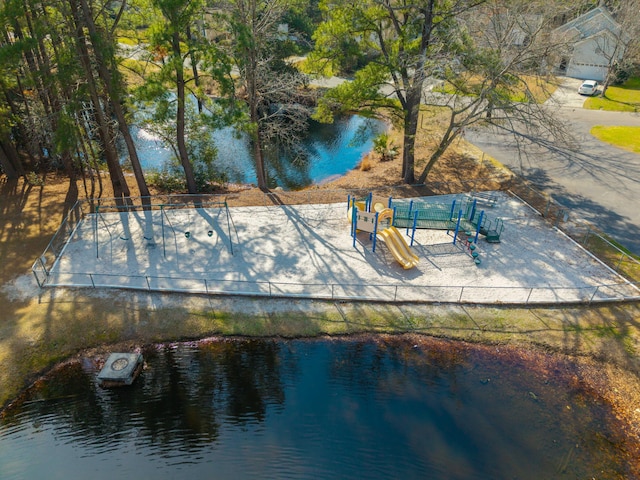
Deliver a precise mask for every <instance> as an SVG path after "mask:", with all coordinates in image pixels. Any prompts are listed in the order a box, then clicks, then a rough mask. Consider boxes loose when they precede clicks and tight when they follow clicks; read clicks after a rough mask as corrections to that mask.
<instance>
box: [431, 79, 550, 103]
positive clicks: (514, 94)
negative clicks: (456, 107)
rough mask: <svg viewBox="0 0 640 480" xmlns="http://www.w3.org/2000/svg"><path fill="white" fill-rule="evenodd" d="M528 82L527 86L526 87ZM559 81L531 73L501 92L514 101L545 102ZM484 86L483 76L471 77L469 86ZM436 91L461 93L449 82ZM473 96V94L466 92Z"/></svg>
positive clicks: (435, 89) (435, 90) (471, 87)
mask: <svg viewBox="0 0 640 480" xmlns="http://www.w3.org/2000/svg"><path fill="white" fill-rule="evenodd" d="M525 84H526V87H525ZM558 84H559V83H558V82H557V81H555V80H552V81H548V80H546V79H545V78H543V77H534V76H530V75H525V76H522V77H521V78H520V79H519V81H518V82H515V83H514V85H512V86H511V87H510V88H509V89H502V91H501V93H503V94H504V95H505V96H507V97H508V98H509V100H511V101H513V102H528V101H530V100H531V99H533V100H534V101H535V102H536V103H544V102H545V101H546V100H548V99H549V97H550V96H551V94H552V93H553V92H555V90H556V89H557V88H558ZM481 86H482V79H481V78H469V79H468V80H467V87H469V88H470V89H471V90H473V88H474V87H478V88H480V87H481ZM526 90H528V91H526ZM433 91H434V92H440V93H448V94H451V95H453V94H456V93H457V94H460V93H461V92H460V91H458V89H457V88H456V87H455V86H454V85H452V84H451V83H449V82H445V83H444V84H443V85H441V86H439V87H436V88H434V89H433ZM465 94H467V95H470V96H472V94H469V93H465Z"/></svg>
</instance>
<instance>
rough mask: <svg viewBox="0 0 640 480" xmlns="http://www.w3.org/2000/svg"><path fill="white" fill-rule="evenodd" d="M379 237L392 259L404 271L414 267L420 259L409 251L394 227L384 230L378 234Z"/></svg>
mask: <svg viewBox="0 0 640 480" xmlns="http://www.w3.org/2000/svg"><path fill="white" fill-rule="evenodd" d="M380 236H381V237H382V239H383V240H384V243H385V244H386V245H387V248H388V249H389V251H390V252H391V254H392V255H393V258H395V259H396V261H397V262H398V263H399V264H400V265H402V267H403V268H404V269H405V270H408V269H410V268H413V267H415V266H416V265H417V264H418V262H419V261H420V259H419V258H418V256H417V255H416V254H415V253H413V252H412V251H411V248H410V247H409V245H407V242H406V241H405V239H404V237H403V236H402V234H401V233H400V232H399V231H398V229H397V228H396V227H393V226H392V227H389V228H385V229H384V230H382V231H381V232H380Z"/></svg>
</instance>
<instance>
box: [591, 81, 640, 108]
mask: <svg viewBox="0 0 640 480" xmlns="http://www.w3.org/2000/svg"><path fill="white" fill-rule="evenodd" d="M584 108H587V109H590V110H608V111H618V112H640V77H634V78H630V79H629V80H627V81H626V82H625V83H624V84H622V85H619V86H611V87H609V88H607V93H606V96H605V97H599V96H595V97H591V98H589V99H587V101H586V102H585V103H584Z"/></svg>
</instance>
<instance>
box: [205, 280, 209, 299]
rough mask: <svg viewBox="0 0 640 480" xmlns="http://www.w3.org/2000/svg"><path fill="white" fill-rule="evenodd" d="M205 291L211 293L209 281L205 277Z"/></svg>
mask: <svg viewBox="0 0 640 480" xmlns="http://www.w3.org/2000/svg"><path fill="white" fill-rule="evenodd" d="M204 291H205V293H206V294H207V295H209V284H208V283H207V279H206V278H205V279H204Z"/></svg>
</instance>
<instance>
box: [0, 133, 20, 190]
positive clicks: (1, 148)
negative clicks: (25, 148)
mask: <svg viewBox="0 0 640 480" xmlns="http://www.w3.org/2000/svg"><path fill="white" fill-rule="evenodd" d="M0 167H2V171H3V172H4V173H5V175H6V176H7V178H9V179H15V178H18V177H20V176H22V175H24V168H23V167H22V162H21V161H20V157H19V156H18V152H17V151H16V148H15V146H14V145H13V143H12V142H11V140H10V139H9V138H8V135H2V138H0Z"/></svg>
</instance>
